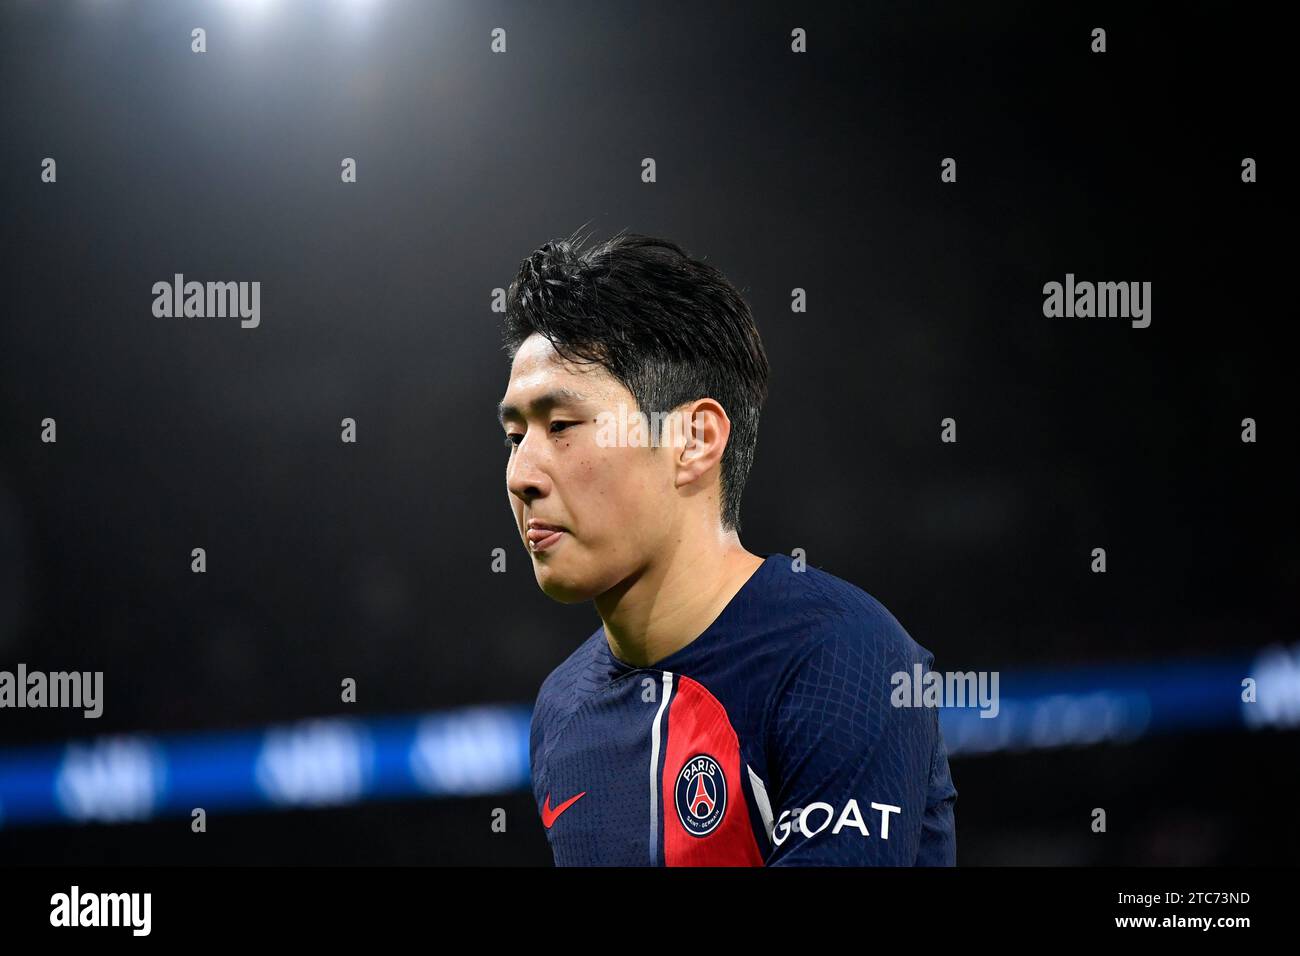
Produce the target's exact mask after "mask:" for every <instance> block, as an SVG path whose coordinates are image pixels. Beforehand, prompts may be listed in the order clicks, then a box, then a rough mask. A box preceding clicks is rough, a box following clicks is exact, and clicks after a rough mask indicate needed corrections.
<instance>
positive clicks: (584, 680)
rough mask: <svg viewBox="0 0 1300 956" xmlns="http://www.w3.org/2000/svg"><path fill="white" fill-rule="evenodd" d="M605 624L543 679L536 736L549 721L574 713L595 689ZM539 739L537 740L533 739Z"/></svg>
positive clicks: (535, 718)
mask: <svg viewBox="0 0 1300 956" xmlns="http://www.w3.org/2000/svg"><path fill="white" fill-rule="evenodd" d="M604 640H605V634H604V630H603V629H602V628H597V629H596V631H595V633H594V634H592V635H591V636H590V637H588V638H587V639H586V640H585V641H583V642H582V643H581V644H579V645H578V647H577V648H576V649H575V650H574V651H573V653H572V654H570V655H569V656H568V657H566V658H565V659H564V660H563V661H561V662H560V664H559V665H558V666H557V667H555V669H554V670H552V671H551V672H550V674H548V675H547V676H546V679H545V680H543V681H542V685H541V687H540V688H539V689H538V691H537V699H536V701H535V702H534V703H533V717H532V728H533V734H534V738H536V737H537V735H538V734H540V733H541V732H542V731H543V730H544V729H545V728H546V727H547V726H548V725H550V724H553V723H555V722H556V721H557V720H562V719H564V718H566V717H567V716H568V715H570V714H572V713H573V711H575V710H576V709H577V708H578V706H579V705H580V704H581V702H582V701H583V700H584V699H585V698H586V697H587V696H588V695H589V694H590V693H591V692H592V690H594V689H595V687H596V684H595V683H593V680H592V671H593V667H592V665H593V663H594V661H595V658H596V652H597V651H598V650H599V645H598V644H597V643H596V642H597V641H604ZM534 742H536V741H534Z"/></svg>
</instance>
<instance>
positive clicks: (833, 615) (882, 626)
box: [779, 566, 934, 683]
mask: <svg viewBox="0 0 1300 956" xmlns="http://www.w3.org/2000/svg"><path fill="white" fill-rule="evenodd" d="M779 573H780V574H783V575H788V576H789V577H791V578H801V579H802V582H801V583H795V584H792V585H791V586H792V587H793V588H794V592H793V593H794V595H795V596H796V600H797V603H802V604H803V605H804V613H803V614H802V615H801V617H802V618H803V620H804V626H803V627H801V628H800V629H799V633H798V635H797V636H796V637H795V638H794V639H793V646H792V647H791V648H790V649H789V651H790V653H789V654H788V656H787V660H788V665H787V667H786V668H785V676H786V677H787V678H789V677H791V676H793V675H795V674H796V673H800V672H804V673H807V672H810V671H811V672H812V674H813V676H815V675H816V674H817V673H818V672H820V671H825V670H826V669H827V668H830V671H829V672H828V673H826V674H825V675H824V676H826V677H827V678H835V677H838V678H840V679H841V681H842V682H852V681H854V680H855V679H856V680H858V681H869V682H872V683H874V682H875V679H876V678H878V677H880V676H881V675H882V674H884V675H885V676H886V677H887V676H888V675H889V674H892V673H894V672H895V671H896V670H900V669H904V670H910V668H911V667H912V666H913V665H914V664H918V663H919V664H921V665H922V666H923V667H926V668H928V667H929V666H930V664H931V663H932V662H933V659H934V656H933V655H932V654H931V653H930V652H929V651H928V650H927V649H926V648H924V647H922V646H921V645H920V644H919V643H917V642H916V640H914V639H913V637H912V635H911V634H909V633H908V631H907V629H906V628H904V627H903V625H902V624H901V623H900V622H899V620H898V618H896V617H895V616H894V615H893V613H892V612H891V611H890V610H889V609H888V608H887V607H885V605H884V604H883V603H881V601H880V600H878V599H877V598H876V597H875V596H874V595H872V594H870V593H868V592H867V591H865V590H864V589H863V588H861V587H859V586H857V585H856V584H853V583H851V582H849V581H846V580H845V579H843V578H841V577H838V576H837V575H834V574H832V573H830V572H829V571H825V570H823V569H821V568H816V567H811V566H810V567H808V568H807V569H806V570H804V571H801V572H800V571H793V570H789V569H785V568H782V569H781V570H780V571H779Z"/></svg>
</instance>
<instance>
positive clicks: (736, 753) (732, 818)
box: [662, 674, 763, 866]
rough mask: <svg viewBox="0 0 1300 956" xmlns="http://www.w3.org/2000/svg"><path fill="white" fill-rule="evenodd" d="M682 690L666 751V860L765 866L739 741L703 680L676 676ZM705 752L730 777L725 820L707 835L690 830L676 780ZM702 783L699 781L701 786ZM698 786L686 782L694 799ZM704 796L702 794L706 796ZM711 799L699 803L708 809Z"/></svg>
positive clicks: (671, 707)
mask: <svg viewBox="0 0 1300 956" xmlns="http://www.w3.org/2000/svg"><path fill="white" fill-rule="evenodd" d="M675 677H676V681H677V692H676V694H674V695H673V698H672V700H671V701H670V702H669V704H668V743H667V747H666V748H665V751H664V769H663V781H662V782H663V808H664V865H665V866H762V865H763V855H762V853H761V852H760V851H759V848H758V843H757V842H755V840H754V831H753V828H752V827H751V826H750V823H749V807H748V805H747V804H746V802H745V792H744V780H743V778H742V777H741V769H740V741H739V739H738V738H737V737H736V731H735V729H734V728H733V727H732V726H731V721H730V720H729V719H728V718H727V711H726V708H724V707H723V706H722V704H721V702H720V701H719V700H718V699H717V698H716V697H714V696H713V695H712V694H710V693H709V692H708V690H706V689H705V687H704V685H703V684H700V683H699V682H698V681H694V680H691V679H690V678H689V677H683V676H681V675H680V674H677V675H675ZM701 754H703V755H706V756H708V757H712V758H713V759H714V760H715V761H717V764H718V766H719V767H720V768H721V769H722V773H723V776H724V777H725V780H726V805H725V808H724V810H723V813H722V819H721V821H720V822H719V823H718V824H717V825H716V826H715V827H713V828H712V829H711V830H709V832H708V833H706V834H704V835H703V836H696V835H694V834H692V833H691V832H689V831H688V830H687V828H686V826H685V825H684V824H683V823H682V819H681V814H683V813H687V814H689V812H690V811H689V807H688V806H687V807H681V808H679V806H678V801H677V783H678V779H679V777H680V776H681V773H682V770H683V768H684V767H685V766H686V764H687V762H688V761H690V760H691V758H693V757H695V756H698V755H701ZM696 786H698V785H696ZM695 792H696V790H695V789H693V787H692V785H691V784H688V785H687V799H686V802H687V804H689V802H690V800H691V799H692V794H693V793H695ZM701 799H702V798H701ZM707 806H708V804H707V802H702V803H701V804H700V805H699V808H700V809H701V810H703V809H705V808H707Z"/></svg>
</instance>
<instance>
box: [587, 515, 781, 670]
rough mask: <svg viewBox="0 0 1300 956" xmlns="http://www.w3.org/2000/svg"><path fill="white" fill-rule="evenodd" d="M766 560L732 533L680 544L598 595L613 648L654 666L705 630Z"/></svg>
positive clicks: (622, 657)
mask: <svg viewBox="0 0 1300 956" xmlns="http://www.w3.org/2000/svg"><path fill="white" fill-rule="evenodd" d="M762 563H763V559H762V558H760V557H759V556H758V555H756V554H751V553H750V552H748V551H746V550H745V549H744V547H742V546H741V543H740V538H739V536H738V535H737V534H736V532H734V531H727V532H720V533H719V534H718V535H717V536H710V537H708V538H706V539H705V540H703V541H694V542H691V541H683V542H681V543H679V544H678V545H677V546H676V547H675V548H674V549H673V550H672V551H671V552H668V553H665V554H663V555H662V556H657V557H656V558H655V560H654V561H652V562H651V563H649V564H647V565H645V566H644V567H643V568H641V569H640V571H638V572H637V573H636V574H633V575H631V576H630V577H628V578H627V579H625V580H624V581H622V582H621V583H620V584H618V585H617V586H616V587H613V588H610V589H609V590H608V591H606V592H605V593H604V594H601V595H600V596H599V597H597V598H596V599H595V605H596V610H597V612H598V613H599V614H600V618H601V620H602V621H603V622H604V624H605V639H606V640H607V641H608V642H609V647H610V650H611V651H613V652H614V655H615V656H616V657H618V658H619V659H620V660H623V661H626V662H627V663H629V664H631V665H633V666H634V667H651V666H653V665H654V664H655V662H657V661H661V660H663V659H664V658H665V657H667V656H668V655H669V654H672V653H675V652H676V651H678V650H680V649H681V648H683V647H685V646H686V645H687V644H689V643H691V641H693V640H695V639H696V638H697V637H699V636H700V635H701V634H703V633H704V632H705V631H706V630H707V629H708V627H709V625H710V624H712V623H713V622H714V621H715V620H717V618H718V615H720V614H721V613H722V611H723V609H724V608H725V607H726V606H727V604H729V603H730V601H731V599H732V598H733V597H735V596H736V593H737V592H738V591H739V590H740V589H741V588H742V587H744V585H745V582H746V581H748V580H749V579H750V577H751V576H752V575H753V574H754V572H755V571H757V570H758V568H759V567H760V566H761V565H762Z"/></svg>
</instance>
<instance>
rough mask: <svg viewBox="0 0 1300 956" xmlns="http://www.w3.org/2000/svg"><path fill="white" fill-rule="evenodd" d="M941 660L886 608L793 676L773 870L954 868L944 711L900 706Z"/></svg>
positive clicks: (779, 761) (773, 747) (823, 640)
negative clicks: (901, 687)
mask: <svg viewBox="0 0 1300 956" xmlns="http://www.w3.org/2000/svg"><path fill="white" fill-rule="evenodd" d="M846 617H847V616H846ZM932 661H933V657H932V655H930V653H929V652H928V651H926V650H925V649H924V648H923V647H921V646H920V645H918V644H917V643H916V642H915V641H913V640H912V638H911V637H910V636H909V635H908V634H907V632H906V631H904V630H903V628H902V626H901V625H900V624H898V622H897V621H896V620H894V618H893V617H892V616H891V615H889V614H888V612H887V611H884V610H883V609H881V610H880V612H879V613H877V614H869V615H863V616H862V617H858V618H848V619H846V620H844V621H842V622H840V623H838V624H836V625H835V626H834V627H833V628H828V629H827V630H826V632H824V633H823V634H821V635H820V636H819V637H817V638H816V643H815V644H814V645H813V646H812V647H811V648H810V649H809V650H808V651H807V652H806V653H804V654H803V655H801V657H800V658H799V659H798V660H797V662H796V663H795V664H794V665H793V666H792V668H791V670H790V671H789V673H788V674H787V675H786V676H785V677H784V679H783V680H782V681H781V683H780V684H779V685H778V687H777V688H776V690H775V691H774V695H773V696H774V700H773V701H772V703H771V704H770V705H769V711H768V713H769V721H768V729H767V747H768V760H769V764H768V765H769V768H770V773H771V777H772V780H771V784H772V786H773V788H774V793H775V799H774V802H773V806H772V813H773V832H772V845H771V847H770V849H769V852H768V854H767V857H766V859H765V863H766V864H767V865H769V866H782V865H787V866H789V865H794V866H798V865H803V866H913V865H916V864H918V863H921V864H924V863H926V862H927V861H929V860H943V859H945V857H946V856H947V855H948V853H947V851H946V850H945V849H944V844H945V841H947V842H949V843H950V842H951V834H952V805H953V801H954V800H955V798H956V791H955V789H953V790H952V793H951V798H949V795H948V794H947V790H948V789H950V788H951V777H950V775H949V771H948V762H947V752H946V750H945V749H944V747H943V738H942V734H941V731H940V727H939V718H938V711H937V709H935V708H934V707H926V706H895V705H894V703H893V702H892V701H891V696H892V695H893V691H894V688H895V686H897V682H896V681H895V680H894V675H896V674H899V673H906V674H907V675H908V676H909V677H911V676H912V675H913V674H914V668H915V667H916V666H917V665H919V666H920V667H921V669H922V671H926V670H929V668H930V666H931V664H932ZM899 696H900V697H901V696H902V695H899Z"/></svg>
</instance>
